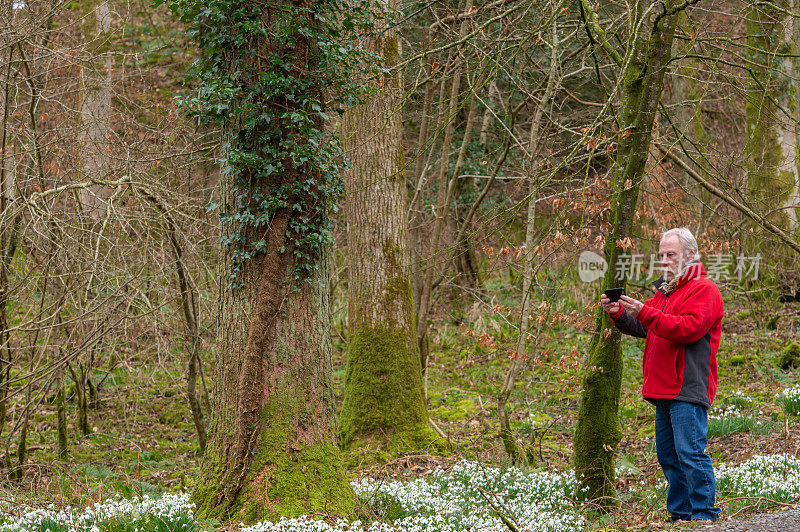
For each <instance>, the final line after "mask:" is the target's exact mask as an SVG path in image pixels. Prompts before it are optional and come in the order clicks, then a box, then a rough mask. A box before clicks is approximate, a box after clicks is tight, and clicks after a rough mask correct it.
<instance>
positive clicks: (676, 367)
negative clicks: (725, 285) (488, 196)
mask: <svg viewBox="0 0 800 532" xmlns="http://www.w3.org/2000/svg"><path fill="white" fill-rule="evenodd" d="M658 252H659V255H660V256H661V266H662V268H663V271H664V273H663V276H662V277H661V278H660V279H658V280H657V281H655V283H653V284H654V286H655V289H656V293H655V295H654V296H653V297H652V298H650V299H648V300H647V301H645V302H644V303H641V302H639V301H637V300H635V299H633V298H631V297H627V296H622V297H621V298H620V301H619V303H616V302H611V301H610V300H609V299H608V297H606V296H605V294H604V295H603V296H602V297H601V299H600V302H601V304H602V305H603V308H604V309H605V310H606V312H608V313H609V315H610V316H611V318H612V319H613V320H614V325H615V326H616V327H617V329H619V330H620V331H621V332H622V333H624V334H628V335H631V336H636V337H639V338H647V340H646V343H645V347H644V358H643V362H642V369H643V373H644V381H643V383H642V396H643V397H644V398H645V399H646V400H647V401H649V402H651V403H653V404H654V405H655V407H656V420H655V423H656V454H657V455H658V463H659V464H660V465H661V469H662V470H663V471H664V476H665V477H667V481H668V482H669V490H668V491H667V510H669V513H670V519H671V521H673V522H674V521H679V520H686V521H689V520H706V519H708V520H711V521H716V519H717V517H718V515H719V512H720V509H719V508H717V507H716V506H714V492H715V481H714V470H713V468H712V467H711V458H710V457H709V456H708V455H707V454H706V452H705V447H706V434H707V431H708V415H707V410H708V408H709V407H710V406H711V403H712V402H713V401H714V394H715V393H716V390H717V359H716V353H717V348H718V347H719V338H720V333H721V330H722V327H721V324H722V311H723V305H722V296H721V295H720V293H719V289H717V286H716V285H715V284H714V282H713V281H712V280H711V279H709V278H708V276H707V275H706V271H705V269H704V268H703V264H702V263H701V262H700V253H699V251H698V249H697V241H696V240H695V238H694V236H693V235H692V233H691V231H689V230H688V229H686V228H676V229H670V230H669V231H667V232H666V233H664V234H663V235H662V237H661V243H660V245H659V250H658Z"/></svg>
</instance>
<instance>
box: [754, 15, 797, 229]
mask: <svg viewBox="0 0 800 532" xmlns="http://www.w3.org/2000/svg"><path fill="white" fill-rule="evenodd" d="M787 6H788V2H775V3H774V4H770V3H768V2H763V3H758V4H751V5H750V7H749V9H748V11H747V46H748V48H749V49H750V50H752V52H751V54H752V56H753V60H752V65H753V67H752V73H753V76H754V77H755V78H756V79H749V80H748V84H747V91H746V96H747V102H746V115H747V139H746V142H745V152H746V155H747V161H746V164H747V192H748V197H749V199H750V201H751V202H752V203H753V206H754V207H755V209H756V210H757V211H759V212H764V213H770V215H769V216H768V217H767V218H768V219H769V220H770V221H771V222H772V223H774V224H775V225H777V226H779V227H781V228H783V229H787V228H789V225H790V215H789V210H792V209H780V207H783V206H787V205H788V204H789V203H790V201H791V197H792V194H793V193H795V191H796V190H797V161H796V159H795V144H796V142H795V127H796V124H795V123H794V121H793V116H787V115H786V112H787V110H788V109H790V107H789V102H790V99H791V98H790V95H791V89H789V90H787V89H786V88H785V85H786V83H785V82H786V80H785V79H784V75H785V74H784V71H783V68H781V67H787V68H789V69H790V70H788V71H787V72H792V66H793V65H792V58H786V59H785V60H783V61H784V63H786V64H783V65H780V66H778V65H777V64H775V61H776V59H775V54H776V53H778V52H779V51H781V50H783V49H784V47H785V46H786V44H787V42H786V40H787V34H788V35H791V29H789V30H785V27H789V28H791V26H792V24H790V23H788V21H787V20H786V8H787ZM790 39H791V37H790ZM789 43H791V40H790V41H789ZM776 207H778V208H776Z"/></svg>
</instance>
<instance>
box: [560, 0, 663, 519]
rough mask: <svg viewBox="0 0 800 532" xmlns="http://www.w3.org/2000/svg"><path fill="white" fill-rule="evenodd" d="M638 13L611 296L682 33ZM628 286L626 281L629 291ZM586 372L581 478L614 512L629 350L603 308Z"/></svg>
mask: <svg viewBox="0 0 800 532" xmlns="http://www.w3.org/2000/svg"><path fill="white" fill-rule="evenodd" d="M582 4H583V7H584V9H586V10H590V9H591V6H589V3H588V1H587V0H582ZM637 5H638V6H639V11H638V12H637V13H634V14H633V15H634V20H635V25H634V27H638V23H639V22H642V23H643V26H642V28H641V29H640V31H639V32H638V33H637V34H635V38H634V40H633V42H632V44H631V45H632V46H633V47H634V49H633V50H632V51H631V54H630V63H628V65H627V67H626V69H625V71H624V72H623V73H622V75H623V86H622V95H621V98H622V102H621V116H620V131H621V133H620V135H619V143H618V148H617V159H616V165H615V168H614V176H613V195H612V199H611V209H612V212H611V228H612V230H611V234H609V235H607V236H606V244H605V258H606V261H607V262H608V264H609V267H608V268H607V270H606V274H605V277H604V279H603V288H609V287H612V286H617V285H618V283H617V281H615V279H614V276H615V273H616V271H615V267H614V265H615V264H616V262H617V259H618V257H619V255H620V252H621V248H620V247H619V244H618V241H619V240H620V239H624V238H627V237H629V236H630V235H631V225H632V222H633V215H634V213H635V211H636V202H637V199H638V196H639V186H640V185H641V182H642V178H643V176H644V171H645V163H646V162H647V157H648V153H649V147H650V138H651V133H652V127H653V119H654V118H655V114H656V109H657V106H658V102H659V101H660V99H661V89H662V86H663V80H664V71H665V69H666V65H667V63H668V61H669V58H670V50H671V45H672V35H673V30H674V20H673V18H674V17H673V16H664V13H665V12H666V11H667V10H669V9H671V8H672V7H673V2H672V1H667V2H665V3H664V4H661V2H654V5H653V10H652V11H649V12H648V18H647V20H642V13H643V12H644V2H642V3H640V4H637ZM656 20H657V21H658V22H657V23H656V24H654V22H655V21H656ZM625 282H626V280H623V281H622V283H623V286H624V283H625ZM606 329H612V331H610V334H608V335H606V334H603V332H604V331H605V330H606ZM585 371H586V373H585V376H584V379H583V390H582V391H581V401H580V407H579V411H578V420H577V424H576V427H575V436H574V449H575V451H574V453H575V454H574V463H575V473H576V475H578V476H579V478H581V484H582V486H581V489H582V492H583V495H584V496H585V497H587V498H589V499H595V500H597V501H598V503H599V504H600V505H601V507H608V506H612V505H614V504H615V501H616V490H615V488H614V479H615V471H614V452H615V449H616V447H617V444H618V443H619V441H620V438H621V437H622V430H621V428H620V423H619V417H618V409H619V398H620V388H621V384H622V349H621V348H620V334H619V332H618V331H616V329H614V327H613V324H612V323H611V319H610V318H609V317H608V315H607V314H606V313H605V312H604V311H603V309H602V308H599V309H598V313H597V319H596V321H595V333H594V335H593V337H592V341H591V344H590V346H589V356H588V367H587V368H586V370H585Z"/></svg>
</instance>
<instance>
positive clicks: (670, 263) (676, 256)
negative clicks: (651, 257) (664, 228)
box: [658, 235, 694, 281]
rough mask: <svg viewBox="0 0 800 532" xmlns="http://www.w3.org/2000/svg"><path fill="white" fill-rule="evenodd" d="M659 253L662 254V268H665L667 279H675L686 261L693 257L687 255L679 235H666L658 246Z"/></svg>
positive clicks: (665, 277)
mask: <svg viewBox="0 0 800 532" xmlns="http://www.w3.org/2000/svg"><path fill="white" fill-rule="evenodd" d="M658 254H659V255H660V256H661V268H662V269H663V270H664V279H665V280H667V281H669V280H671V279H674V278H675V276H676V275H678V272H679V271H681V268H683V267H684V265H686V262H687V261H689V260H691V258H692V257H687V256H686V254H685V253H684V252H683V248H682V247H681V242H680V240H678V235H667V236H666V237H664V238H663V239H662V240H661V244H659V246H658ZM692 255H694V253H692Z"/></svg>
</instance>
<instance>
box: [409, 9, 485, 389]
mask: <svg viewBox="0 0 800 532" xmlns="http://www.w3.org/2000/svg"><path fill="white" fill-rule="evenodd" d="M471 8H472V0H466V5H465V7H464V11H465V12H468V11H469V10H470V9H471ZM468 28H469V25H468V22H467V21H464V22H462V23H461V28H460V31H459V37H460V38H462V39H463V38H464V37H465V36H466V34H467V29H468ZM454 61H456V62H457V61H459V59H458V58H457V57H456V58H454ZM460 89H461V66H460V63H455V66H454V68H453V73H452V81H451V85H450V97H449V100H448V105H447V117H446V120H447V124H446V125H445V130H444V139H443V141H442V150H441V157H440V159H439V175H438V177H437V179H436V182H437V183H438V185H439V194H438V199H437V202H436V220H435V222H434V228H433V236H432V238H431V249H430V251H429V252H428V253H429V254H430V257H429V258H428V259H427V260H426V261H425V263H426V264H425V267H424V270H423V282H422V287H421V294H420V301H419V311H418V314H417V344H418V346H419V355H420V365H421V367H422V374H423V378H424V376H425V375H426V374H427V367H428V313H429V312H430V309H431V298H432V291H433V280H434V273H435V272H436V271H437V270H438V268H436V264H437V259H438V258H440V257H441V253H440V250H439V246H440V243H441V241H442V234H443V233H444V227H445V222H446V221H447V216H448V215H449V213H450V204H451V203H452V202H453V197H454V194H455V183H454V182H453V181H454V180H448V179H447V176H448V167H449V161H450V147H451V145H452V143H453V132H454V131H455V117H456V113H457V111H458V103H459V101H460V98H459V96H460ZM444 267H446V265H445V266H444Z"/></svg>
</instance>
